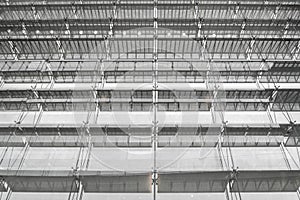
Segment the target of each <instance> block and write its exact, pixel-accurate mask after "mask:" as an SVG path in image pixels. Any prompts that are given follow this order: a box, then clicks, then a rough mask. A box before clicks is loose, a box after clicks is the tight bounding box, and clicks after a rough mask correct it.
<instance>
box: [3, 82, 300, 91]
mask: <svg viewBox="0 0 300 200" xmlns="http://www.w3.org/2000/svg"><path fill="white" fill-rule="evenodd" d="M214 85H219V87H220V88H219V91H226V90H245V91H248V90H249V91H250V90H257V91H265V90H274V89H276V87H279V88H280V89H281V90H285V89H286V90H288V89H291V90H292V89H300V83H275V84H274V83H259V84H257V83H238V84H236V83H218V82H212V83H210V84H209V83H158V87H157V90H171V91H176V90H179V91H184V90H186V91H196V90H200V91H202V90H203V91H209V90H212V89H213V86H214ZM32 88H35V90H36V91H48V90H50V89H51V91H57V90H63V91H68V90H72V91H84V90H86V91H93V90H100V91H101V90H120V91H122V90H126V91H132V90H150V91H152V90H153V87H152V83H105V84H104V85H101V83H98V84H95V83H55V84H53V85H51V84H50V83H5V84H3V85H2V87H0V91H7V90H11V91H14V90H19V91H24V90H32Z"/></svg>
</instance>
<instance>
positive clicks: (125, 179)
mask: <svg viewBox="0 0 300 200" xmlns="http://www.w3.org/2000/svg"><path fill="white" fill-rule="evenodd" d="M0 174H1V175H2V176H1V177H2V178H3V179H4V180H5V182H6V183H7V185H8V187H9V188H10V189H11V190H12V191H13V192H71V191H73V192H76V191H78V189H77V188H76V187H72V185H73V184H72V183H75V181H76V177H78V182H81V183H82V185H83V190H84V192H85V193H89V192H98V193H99V192H102V193H103V192H112V193H114V192H116V193H118V192H123V193H128V192H131V193H132V192H134V193H138V192H151V184H152V180H151V175H150V173H126V174H125V173H116V172H106V173H103V172H98V171H75V172H72V171H55V172H54V171H47V172H45V171H37V170H36V171H22V170H19V171H13V170H12V171H7V170H1V172H0ZM229 183H233V184H232V185H233V186H232V187H231V188H230V190H231V191H232V192H238V191H239V192H296V191H297V189H298V188H299V186H300V176H299V171H298V170H279V171H278V170H273V171H272V170H271V171H259V170H257V171H242V170H240V171H238V172H233V171H200V172H197V171H194V172H193V171H189V172H159V173H158V192H160V193H171V192H172V193H174V192H175V193H179V192H182V193H186V192H188V193H191V192H224V191H225V188H226V186H227V184H229ZM74 185H75V184H74ZM237 186H238V187H237ZM2 189H5V188H2Z"/></svg>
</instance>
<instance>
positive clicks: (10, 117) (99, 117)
mask: <svg viewBox="0 0 300 200" xmlns="http://www.w3.org/2000/svg"><path fill="white" fill-rule="evenodd" d="M287 114H288V115H289V116H290V117H291V119H294V120H296V121H297V119H299V117H300V112H282V111H271V112H268V111H226V112H224V111H215V112H210V111H203V112H201V111H200V112H192V111H190V112H158V113H157V121H158V123H159V124H161V126H167V127H168V126H173V125H185V126H191V125H195V124H198V126H200V125H202V124H204V125H205V124H210V125H211V126H213V125H215V124H220V123H222V121H223V119H221V118H222V115H223V116H224V120H225V121H228V124H233V125H236V124H239V125H244V126H247V125H249V126H250V125H266V126H267V125H269V126H272V125H281V124H287V125H289V124H290V121H289V120H288V119H287V118H286V115H287ZM20 116H23V117H22V120H21V122H20V124H22V126H23V125H24V126H29V127H34V126H35V125H41V126H53V125H54V126H55V127H57V126H61V125H66V126H74V125H81V126H82V125H83V122H87V121H88V122H89V123H90V124H96V125H99V126H100V125H101V126H106V125H110V126H117V127H118V126H121V127H122V126H123V127H124V126H127V127H128V126H129V125H130V126H132V125H136V126H137V125H138V126H151V125H152V121H151V116H152V113H151V112H117V111H115V112H105V111H102V112H95V111H93V112H68V111H65V112H59V111H44V112H43V113H42V114H41V115H40V118H38V116H39V112H38V111H37V112H34V111H29V112H23V114H22V111H16V112H13V111H2V112H0V122H1V123H0V126H2V127H3V126H4V127H5V126H8V127H10V126H15V125H16V120H18V118H19V117H20ZM297 123H299V121H297Z"/></svg>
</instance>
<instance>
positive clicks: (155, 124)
mask: <svg viewBox="0 0 300 200" xmlns="http://www.w3.org/2000/svg"><path fill="white" fill-rule="evenodd" d="M153 4H154V10H153V13H154V16H153V61H152V65H153V66H152V71H153V75H152V87H153V88H152V98H153V99H152V111H153V122H152V123H153V126H152V148H153V171H152V186H153V191H152V192H153V200H156V194H157V179H158V177H157V155H156V154H157V147H158V141H157V133H158V121H157V106H158V105H157V103H158V90H157V68H158V60H157V59H158V56H157V47H158V46H157V37H158V30H157V29H158V25H157V0H153Z"/></svg>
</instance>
